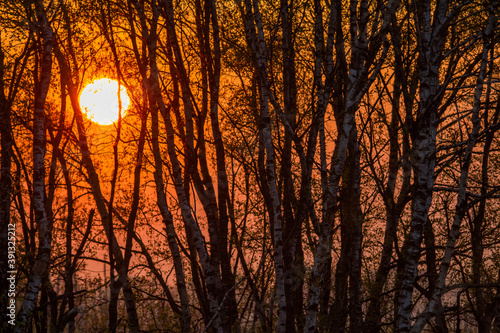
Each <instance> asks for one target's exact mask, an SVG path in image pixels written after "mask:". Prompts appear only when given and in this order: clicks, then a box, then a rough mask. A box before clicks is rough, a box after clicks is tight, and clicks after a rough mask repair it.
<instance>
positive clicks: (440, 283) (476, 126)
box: [410, 13, 497, 333]
mask: <svg viewBox="0 0 500 333" xmlns="http://www.w3.org/2000/svg"><path fill="white" fill-rule="evenodd" d="M496 25H497V17H496V16H495V15H494V14H493V13H491V14H490V16H489V18H488V25H487V27H486V29H485V31H484V37H483V38H484V40H485V43H484V45H483V51H482V59H481V66H480V71H479V75H478V78H477V83H476V89H475V93H474V105H473V109H472V130H471V133H470V134H469V138H468V140H467V146H466V148H465V153H464V162H463V164H462V168H461V173H460V183H459V185H458V197H457V203H456V206H455V215H454V217H453V224H452V226H451V229H450V232H449V234H448V241H447V244H446V249H445V253H444V256H443V259H442V261H441V264H440V266H439V275H438V278H437V283H436V288H435V290H434V292H433V294H432V296H431V298H430V300H429V302H428V303H427V306H426V307H425V310H424V311H423V312H422V313H421V314H420V315H419V316H418V318H417V320H416V322H415V323H414V325H413V326H412V327H411V329H410V332H414V333H418V332H421V331H422V330H423V329H424V327H425V325H426V324H427V323H428V322H429V320H430V319H431V318H432V317H433V316H436V315H437V313H436V311H438V310H439V309H440V308H441V297H442V296H443V292H444V289H445V283H446V277H447V276H448V271H449V268H450V264H451V260H452V257H453V254H454V252H455V244H456V241H457V239H458V236H459V234H460V226H461V223H462V220H463V218H464V216H465V213H466V211H467V193H466V192H467V181H468V176H469V167H470V165H471V161H472V153H473V149H474V147H475V145H476V143H477V139H478V137H479V131H480V129H481V119H480V116H479V113H480V108H481V96H482V93H483V88H484V85H485V82H484V81H485V78H486V74H487V70H486V69H487V64H488V54H489V52H490V49H491V47H492V32H493V31H494V29H495V27H496Z"/></svg>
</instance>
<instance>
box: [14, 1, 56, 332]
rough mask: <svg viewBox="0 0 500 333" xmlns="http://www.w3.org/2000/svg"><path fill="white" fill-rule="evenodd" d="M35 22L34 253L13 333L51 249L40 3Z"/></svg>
mask: <svg viewBox="0 0 500 333" xmlns="http://www.w3.org/2000/svg"><path fill="white" fill-rule="evenodd" d="M34 6H35V13H36V23H34V22H30V25H32V24H33V25H34V29H38V33H39V34H40V35H41V44H42V52H41V58H40V73H36V74H37V75H38V78H37V82H36V84H35V110H34V113H33V206H34V210H35V222H36V224H37V228H38V237H39V243H38V253H37V256H36V258H35V263H34V265H33V268H32V269H31V272H30V275H29V278H28V284H27V286H26V294H25V297H24V300H23V304H22V306H21V309H20V311H19V313H18V315H17V320H18V325H16V327H15V332H24V331H25V330H27V329H28V327H29V325H30V322H31V318H32V316H33V314H34V311H35V308H36V304H37V300H38V293H39V290H40V285H41V283H42V279H43V278H44V276H45V275H46V273H47V270H48V267H49V262H50V253H51V246H52V225H50V221H49V220H48V219H47V216H46V213H45V200H44V197H45V186H44V182H45V163H44V161H45V150H46V147H45V125H44V114H45V100H46V97H47V93H48V91H49V86H50V78H51V73H52V44H53V32H52V28H51V26H50V24H49V21H48V19H47V16H46V13H45V8H44V6H43V3H42V1H40V0H38V1H37V2H36V3H34Z"/></svg>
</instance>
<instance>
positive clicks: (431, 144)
mask: <svg viewBox="0 0 500 333" xmlns="http://www.w3.org/2000/svg"><path fill="white" fill-rule="evenodd" d="M415 6H416V8H417V13H415V17H416V27H417V31H418V32H417V36H418V37H417V42H418V47H419V62H420V67H419V75H420V101H419V105H418V111H417V117H416V121H415V122H414V124H413V125H412V129H411V132H412V141H413V151H412V153H411V156H410V159H411V163H412V166H413V171H414V186H415V192H414V193H415V194H414V199H413V211H412V220H411V226H410V233H409V236H408V237H409V239H408V247H407V251H406V253H405V254H404V255H405V258H404V259H405V266H404V269H403V274H402V279H401V291H400V294H399V297H398V300H397V312H396V326H395V329H396V331H397V332H408V331H409V330H410V326H411V309H412V296H413V283H414V281H415V277H416V275H417V270H418V262H419V258H420V251H421V242H422V236H423V232H424V229H425V224H426V223H427V220H428V213H429V208H430V205H431V202H432V187H433V185H434V168H435V164H436V135H437V125H438V114H437V113H438V106H439V102H440V100H441V99H442V90H440V84H439V67H440V56H441V53H442V48H443V45H444V39H445V37H446V29H447V26H446V24H447V22H446V20H445V18H446V12H447V8H448V2H447V1H446V0H442V1H438V3H437V5H436V9H435V11H434V17H433V19H432V18H431V5H430V3H427V2H426V3H424V2H418V3H415Z"/></svg>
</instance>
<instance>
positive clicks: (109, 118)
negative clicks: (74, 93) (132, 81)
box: [80, 78, 130, 125]
mask: <svg viewBox="0 0 500 333" xmlns="http://www.w3.org/2000/svg"><path fill="white" fill-rule="evenodd" d="M120 103H121V116H122V117H123V116H124V115H125V112H126V111H127V109H128V107H129V104H130V99H129V97H128V94H127V90H126V89H125V87H124V86H120V99H118V81H116V80H112V79H108V78H104V79H99V80H95V81H92V82H91V83H89V84H88V85H86V86H85V88H84V89H83V91H82V93H81V94H80V107H81V108H82V111H83V112H84V113H85V114H86V115H87V118H88V119H90V120H91V121H93V122H95V123H98V124H100V125H111V124H112V123H114V122H116V121H117V120H118V115H119V114H120Z"/></svg>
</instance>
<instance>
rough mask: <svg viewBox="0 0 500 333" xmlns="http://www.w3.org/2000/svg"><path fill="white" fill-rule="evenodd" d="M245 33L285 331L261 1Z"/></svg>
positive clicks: (252, 6)
mask: <svg viewBox="0 0 500 333" xmlns="http://www.w3.org/2000/svg"><path fill="white" fill-rule="evenodd" d="M244 3H245V14H244V24H245V34H246V38H247V42H248V44H249V46H250V48H251V50H252V54H253V61H254V64H255V66H256V68H257V76H258V79H259V89H260V117H259V122H260V131H261V134H262V140H263V144H264V147H265V152H266V160H265V165H266V181H267V184H268V187H269V196H270V200H271V202H269V203H268V206H270V207H271V209H270V212H269V214H272V218H271V221H272V222H273V231H274V243H273V253H274V269H275V276H276V294H277V299H278V323H277V327H276V330H277V332H279V333H285V332H286V315H287V313H286V295H285V275H284V265H283V220H282V211H281V203H280V197H279V193H278V188H277V185H276V170H275V161H274V160H275V156H274V147H273V139H272V134H271V118H270V114H269V98H270V97H269V95H268V89H267V88H268V83H267V77H268V74H267V57H266V53H267V51H266V42H265V39H264V29H263V26H262V19H261V16H260V9H259V4H258V1H256V0H254V1H252V0H245V2H244Z"/></svg>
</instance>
